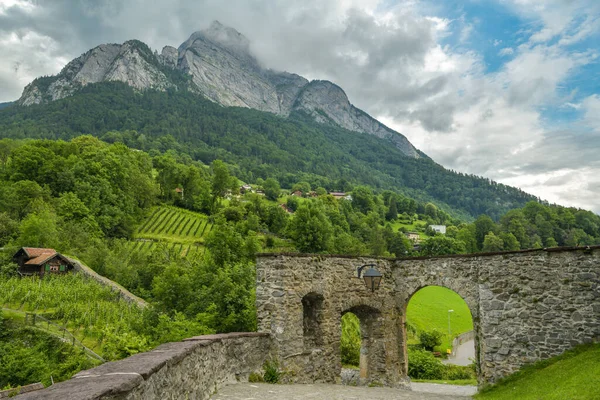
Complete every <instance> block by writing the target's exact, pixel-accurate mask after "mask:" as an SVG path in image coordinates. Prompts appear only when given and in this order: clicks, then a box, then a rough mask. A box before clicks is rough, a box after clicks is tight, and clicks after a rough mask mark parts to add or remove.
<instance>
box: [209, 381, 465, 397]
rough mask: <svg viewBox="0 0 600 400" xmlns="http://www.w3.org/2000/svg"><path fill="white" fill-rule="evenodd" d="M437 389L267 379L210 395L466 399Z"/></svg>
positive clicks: (240, 384)
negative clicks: (286, 382) (270, 381)
mask: <svg viewBox="0 0 600 400" xmlns="http://www.w3.org/2000/svg"><path fill="white" fill-rule="evenodd" d="M413 385H416V386H415V389H417V386H418V387H419V388H418V390H420V389H427V390H439V389H440V388H438V387H435V388H432V387H427V386H422V385H434V384H416V383H413ZM434 386H450V385H434ZM453 387H456V386H453ZM462 388H464V387H462ZM467 388H468V387H467ZM446 389H447V388H446ZM437 393H438V394H435V393H425V392H422V391H409V390H403V389H393V388H383V387H372V388H370V387H364V386H360V387H357V386H343V385H327V384H312V385H269V384H265V383H238V384H235V385H230V386H227V387H224V388H222V389H221V390H219V391H218V393H216V394H214V395H213V396H212V397H211V400H284V399H285V400H392V399H394V400H395V399H400V400H435V399H440V400H465V395H460V394H455V395H444V394H439V391H438V392H437ZM471 394H472V393H471Z"/></svg>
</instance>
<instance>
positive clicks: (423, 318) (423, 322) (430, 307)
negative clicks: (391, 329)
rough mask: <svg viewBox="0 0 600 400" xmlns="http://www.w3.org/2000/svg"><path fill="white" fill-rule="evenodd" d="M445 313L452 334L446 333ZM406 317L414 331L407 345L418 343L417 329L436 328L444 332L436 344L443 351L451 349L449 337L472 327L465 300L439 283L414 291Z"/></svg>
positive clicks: (471, 319) (428, 329) (419, 330)
mask: <svg viewBox="0 0 600 400" xmlns="http://www.w3.org/2000/svg"><path fill="white" fill-rule="evenodd" d="M448 310H454V311H453V312H450V313H449V312H448ZM448 315H449V316H450V330H451V335H448ZM406 320H407V322H408V324H409V325H410V326H411V327H413V328H414V329H415V330H416V332H417V334H414V335H411V337H409V344H410V343H412V344H415V343H418V332H422V331H432V330H438V331H440V332H442V333H443V337H442V344H441V345H440V346H439V350H440V351H442V352H445V350H446V349H449V348H451V344H452V338H454V337H455V336H457V335H460V334H461V333H464V332H468V331H470V330H472V329H473V318H472V317H471V312H470V311H469V307H468V306H467V303H465V301H464V300H463V299H462V297H460V296H459V295H458V294H457V293H456V292H454V291H452V290H450V289H447V288H444V287H441V286H427V287H424V288H423V289H421V290H419V291H418V292H416V293H415V294H414V295H413V296H412V298H411V299H410V301H409V303H408V307H407V308H406Z"/></svg>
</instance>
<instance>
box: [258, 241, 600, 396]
mask: <svg viewBox="0 0 600 400" xmlns="http://www.w3.org/2000/svg"><path fill="white" fill-rule="evenodd" d="M367 263H376V264H377V269H378V270H379V271H380V272H382V273H383V274H384V279H383V282H382V284H381V287H380V288H379V290H378V291H376V292H374V293H372V292H370V291H369V290H367V288H366V287H365V285H364V283H363V282H362V281H361V280H359V279H357V278H355V277H354V276H355V274H356V268H357V267H358V266H360V265H363V264H367ZM430 285H438V286H444V287H447V288H449V289H452V290H454V291H455V292H456V293H458V294H459V295H460V296H461V297H462V298H463V299H464V300H465V302H466V303H467V305H468V306H469V309H470V310H471V314H472V317H473V322H474V331H475V349H476V357H477V360H476V363H477V365H478V368H479V372H478V375H479V381H480V383H481V384H483V383H489V382H494V381H496V380H497V379H498V378H500V377H503V376H506V375H507V374H510V373H512V372H514V371H515V370H517V369H518V368H519V367H521V366H522V365H523V364H525V363H529V362H533V361H536V360H540V359H544V358H548V357H551V356H553V355H557V354H560V353H562V352H563V351H564V350H566V349H568V348H571V347H572V346H574V345H576V344H579V343H586V342H590V341H593V340H597V339H598V338H600V247H598V246H597V247H591V248H590V247H588V248H558V249H544V250H533V251H521V252H507V253H495V254H474V255H462V256H447V257H436V258H410V259H398V260H389V259H373V258H351V257H340V256H327V257H326V256H315V255H289V254H288V255H267V254H265V255H261V256H260V257H259V259H258V262H257V292H256V295H257V310H258V323H259V325H258V326H259V331H261V332H269V333H271V335H272V337H273V340H274V345H275V347H276V350H277V352H278V355H279V359H280V362H281V364H282V365H283V366H284V368H286V369H287V370H288V371H289V372H290V374H289V375H288V377H289V379H290V380H291V381H294V382H339V381H340V370H341V364H340V363H341V362H340V352H339V342H340V332H341V316H342V314H343V313H345V312H347V311H353V312H355V314H356V315H357V316H358V317H359V319H361V328H362V335H363V348H362V349H361V377H362V379H361V383H369V382H378V383H381V384H384V385H390V386H401V385H403V384H404V383H405V382H406V371H407V357H406V328H405V312H406V306H407V304H408V301H409V300H410V298H411V296H412V295H413V294H414V293H415V292H417V291H418V290H419V289H421V288H423V287H425V286H430ZM315 298H318V299H320V300H319V301H318V302H316V303H318V304H319V306H318V307H319V309H318V311H317V312H315V311H314V310H312V311H311V310H310V304H314V303H315V302H314V301H313V302H310V301H308V302H307V301H306V299H315ZM307 305H309V307H308V308H309V310H307ZM313 332H318V336H319V340H318V342H316V341H315V340H314V339H313V338H312V337H313V336H314V334H313ZM311 335H312V336H311ZM363 358H364V360H363Z"/></svg>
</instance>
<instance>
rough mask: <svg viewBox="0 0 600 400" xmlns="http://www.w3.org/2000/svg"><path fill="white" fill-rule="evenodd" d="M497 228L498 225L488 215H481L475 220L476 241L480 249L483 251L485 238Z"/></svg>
mask: <svg viewBox="0 0 600 400" xmlns="http://www.w3.org/2000/svg"><path fill="white" fill-rule="evenodd" d="M495 228H496V224H494V221H492V219H491V218H490V217H488V216H487V215H480V216H479V217H478V218H477V219H476V220H475V240H476V241H477V248H478V249H483V241H484V240H485V236H486V235H487V234H488V233H490V232H494V230H495Z"/></svg>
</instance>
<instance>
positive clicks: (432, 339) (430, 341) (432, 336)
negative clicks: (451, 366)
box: [419, 330, 442, 351]
mask: <svg viewBox="0 0 600 400" xmlns="http://www.w3.org/2000/svg"><path fill="white" fill-rule="evenodd" d="M419 341H420V342H421V346H423V348H424V349H425V350H427V351H433V348H434V347H435V346H439V345H440V344H442V333H441V332H439V331H436V330H433V331H430V332H427V331H424V332H421V333H419Z"/></svg>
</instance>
